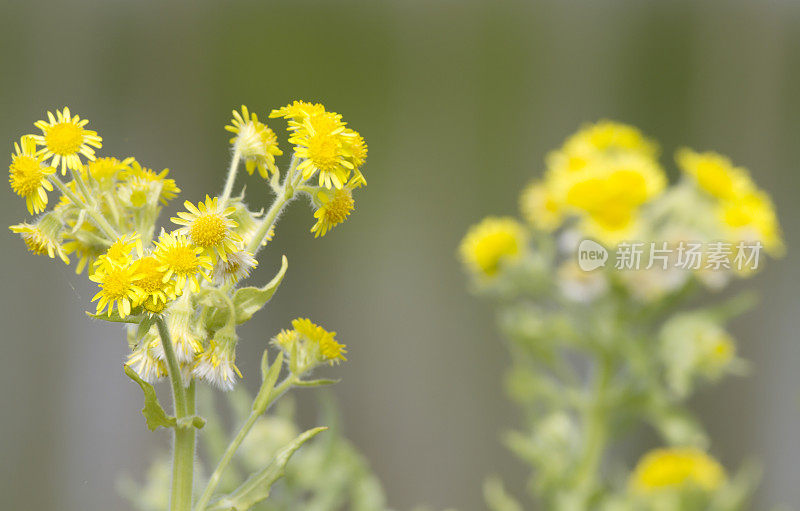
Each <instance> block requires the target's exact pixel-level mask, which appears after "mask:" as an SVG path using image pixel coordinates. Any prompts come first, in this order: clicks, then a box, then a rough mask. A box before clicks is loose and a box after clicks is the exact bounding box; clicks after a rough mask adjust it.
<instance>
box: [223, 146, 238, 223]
mask: <svg viewBox="0 0 800 511" xmlns="http://www.w3.org/2000/svg"><path fill="white" fill-rule="evenodd" d="M241 157H242V155H241V154H240V152H239V144H238V142H237V144H236V145H235V146H234V148H233V157H232V158H231V165H230V167H228V177H226V178H225V187H224V188H223V189H222V195H221V196H220V199H219V202H220V206H221V207H223V208H224V207H225V204H226V203H227V202H228V199H230V198H231V192H233V183H234V182H235V181H236V171H237V169H238V168H239V160H240V159H241Z"/></svg>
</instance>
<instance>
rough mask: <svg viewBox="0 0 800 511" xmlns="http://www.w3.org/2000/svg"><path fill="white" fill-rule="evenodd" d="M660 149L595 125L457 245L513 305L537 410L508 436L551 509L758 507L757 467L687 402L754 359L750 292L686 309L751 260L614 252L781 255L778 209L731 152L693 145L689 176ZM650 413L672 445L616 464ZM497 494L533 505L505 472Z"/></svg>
mask: <svg viewBox="0 0 800 511" xmlns="http://www.w3.org/2000/svg"><path fill="white" fill-rule="evenodd" d="M658 155H659V150H658V146H657V145H656V144H655V143H654V142H653V141H652V140H650V139H649V138H647V137H646V136H644V135H643V134H642V133H641V132H640V131H639V130H637V129H635V128H633V127H631V126H627V125H623V124H620V123H616V122H611V121H601V122H599V123H596V124H592V125H587V126H585V127H583V128H582V129H581V130H579V131H578V132H577V133H576V134H574V135H572V136H570V137H569V138H568V139H567V140H566V141H565V142H564V144H563V146H562V147H561V148H559V149H557V150H556V151H553V152H552V153H550V154H549V155H548V157H547V159H546V170H545V173H544V176H543V178H538V179H535V180H533V181H532V182H531V183H530V184H529V185H528V186H527V187H526V188H525V189H524V190H523V191H522V193H521V197H520V210H521V213H522V217H523V219H522V220H517V219H515V218H512V217H488V218H485V219H484V220H482V221H481V222H479V223H478V224H476V225H475V226H473V227H471V228H469V229H468V231H467V233H466V235H465V236H464V239H463V241H462V242H461V245H460V247H459V250H458V254H459V257H460V259H461V260H462V262H463V265H464V267H465V269H466V270H467V273H468V274H469V277H470V281H471V284H472V289H474V290H475V292H477V293H479V294H482V295H485V296H489V297H492V298H495V299H496V300H497V301H498V302H499V303H500V313H499V324H500V328H501V330H502V332H503V334H504V336H505V337H507V338H508V340H509V348H510V351H511V355H512V367H511V369H510V370H509V374H508V378H507V380H506V382H507V389H508V392H509V395H510V396H511V398H512V399H513V400H514V401H516V402H517V403H518V404H519V405H520V406H521V407H522V408H523V410H524V412H525V417H526V419H527V422H526V424H525V425H524V427H523V429H522V430H521V431H517V432H513V433H510V434H508V435H507V436H506V438H505V441H506V444H507V445H508V447H509V448H510V449H511V450H512V451H513V452H514V453H515V454H517V455H518V456H519V457H520V459H522V460H523V461H524V462H526V463H527V464H528V465H530V467H531V468H532V470H533V473H532V476H531V484H530V486H529V487H530V489H531V495H532V497H533V498H534V499H535V500H537V501H539V502H540V503H541V504H542V506H543V508H545V509H551V510H555V511H568V510H585V509H597V510H604V511H610V510H619V511H642V510H650V511H658V510H664V509H670V510H672V509H680V510H685V511H701V510H702V511H706V510H709V509H714V510H717V511H734V510H741V509H745V506H746V505H747V504H746V503H747V499H748V496H749V495H750V493H752V489H753V486H754V484H755V482H756V479H757V477H756V475H755V473H754V472H753V471H752V470H749V469H747V468H745V469H742V470H740V471H739V473H738V474H736V475H734V476H730V475H729V474H728V472H727V471H726V470H725V469H724V468H723V467H722V465H721V464H720V463H719V462H717V461H716V460H715V459H714V458H713V457H712V456H711V455H710V454H709V449H710V447H711V441H710V439H709V436H708V434H707V432H706V431H705V430H704V429H703V427H702V425H701V424H700V423H699V422H698V421H697V420H696V419H695V418H694V417H693V415H692V413H691V411H690V410H689V408H688V406H687V400H688V399H689V398H690V397H691V395H692V394H693V393H694V391H695V390H696V389H697V388H698V387H700V386H702V385H704V384H708V383H713V382H717V381H719V380H721V379H722V378H723V377H725V376H728V375H732V374H742V373H743V372H745V371H746V369H747V364H746V363H745V361H743V360H742V359H741V358H739V357H738V356H737V353H736V342H735V340H734V339H733V337H732V336H731V335H730V334H729V333H728V332H727V330H726V328H725V323H726V322H727V321H728V320H730V319H731V318H733V317H735V316H736V315H738V314H741V313H742V312H744V311H745V310H746V309H747V308H748V307H749V306H750V305H751V300H750V299H749V297H748V296H747V295H741V296H738V297H734V298H732V299H730V300H729V301H727V302H724V303H723V304H721V305H712V306H707V307H698V306H694V308H689V309H688V310H681V308H682V307H685V306H686V305H687V304H691V303H692V302H690V301H689V300H690V299H691V298H692V297H694V296H695V295H697V294H698V293H699V291H701V290H702V289H703V288H708V289H713V290H719V289H721V288H722V287H724V285H725V284H726V283H727V282H728V281H729V280H730V279H731V278H732V277H748V276H750V275H752V274H753V271H741V270H738V269H737V268H735V267H733V266H730V265H729V266H725V265H719V266H718V267H717V268H713V266H712V265H710V264H700V265H697V266H694V267H690V268H688V269H685V270H672V269H668V266H667V264H666V263H668V262H669V260H668V257H669V256H663V259H662V261H663V262H664V263H665V264H664V265H661V264H650V265H647V261H646V259H645V260H644V264H642V266H641V267H635V268H634V267H626V266H625V265H615V264H614V263H612V262H611V261H610V260H607V259H605V258H610V257H611V256H610V255H609V252H608V251H609V249H613V247H614V246H615V245H617V244H619V246H620V247H622V246H623V245H624V244H625V243H627V246H630V245H631V244H632V243H634V242H643V244H646V243H647V242H652V243H654V244H655V243H656V242H657V241H659V242H660V241H662V240H663V242H664V243H666V245H669V244H672V245H679V246H682V245H681V244H684V245H685V244H686V243H688V242H692V243H695V244H700V245H702V244H706V245H713V244H715V243H720V240H722V241H724V242H727V243H728V244H730V245H733V246H735V245H736V244H742V243H758V246H759V247H760V246H763V247H764V248H765V251H766V252H767V253H768V254H771V255H774V256H779V255H781V253H782V251H783V242H782V239H781V238H782V237H781V231H780V225H779V223H778V220H777V215H776V213H775V210H774V207H773V205H772V202H771V200H770V198H769V196H768V195H767V194H766V193H765V192H764V191H763V190H760V189H759V188H758V187H757V186H756V185H755V183H754V181H753V180H752V178H751V176H750V174H749V172H748V171H747V170H745V169H743V168H741V167H738V166H735V165H734V164H733V163H732V162H731V161H730V160H729V159H728V158H726V157H724V156H722V155H719V154H717V153H713V152H696V151H692V150H689V149H681V150H679V151H678V152H677V154H676V161H677V163H678V166H679V168H680V169H681V171H682V177H681V179H680V180H679V181H678V182H677V183H674V184H672V185H670V184H669V183H668V182H667V180H666V177H665V173H664V171H663V170H662V168H661V164H660V162H659V159H658ZM620 242H622V244H620ZM584 243H588V246H589V247H591V249H585V250H583V251H582V249H581V245H582V244H584ZM666 245H663V246H666ZM658 246H659V247H660V246H662V245H661V244H660V243H659V244H658ZM582 254H583V255H582ZM684 255H685V254H684ZM617 256H619V251H618V253H617ZM582 257H583V259H582ZM587 263H590V264H587ZM678 311H680V312H678ZM637 424H647V425H649V426H650V427H652V428H653V429H654V430H655V431H657V432H658V433H659V434H660V437H661V441H662V443H663V444H664V446H661V447H657V448H655V449H653V450H651V451H650V452H648V453H645V454H643V455H642V456H641V458H640V460H639V461H638V462H636V460H628V462H627V463H626V462H625V461H623V460H614V461H615V463H614V465H622V466H625V465H626V464H627V465H628V466H629V467H630V468H629V470H627V471H625V470H623V472H622V474H620V475H619V476H617V477H610V476H609V475H608V474H609V472H610V471H609V467H610V466H612V464H611V463H608V462H609V461H610V460H609V458H611V456H610V454H611V453H610V452H609V444H610V443H611V442H612V441H613V440H615V439H616V438H618V437H619V436H620V433H621V432H622V431H626V430H627V428H630V427H632V426H634V425H637ZM620 476H621V477H620ZM626 479H627V481H628V482H627V483H625V480H626ZM620 481H622V484H620ZM485 494H486V500H487V502H488V503H489V505H490V507H491V508H492V509H494V510H496V511H500V510H504V509H522V508H523V507H522V506H521V504H519V503H518V502H517V501H516V499H514V498H513V497H512V496H511V495H509V494H508V493H506V492H505V490H504V489H503V486H502V484H501V483H500V481H499V480H498V479H497V478H494V479H491V480H490V481H488V482H487V484H486V487H485Z"/></svg>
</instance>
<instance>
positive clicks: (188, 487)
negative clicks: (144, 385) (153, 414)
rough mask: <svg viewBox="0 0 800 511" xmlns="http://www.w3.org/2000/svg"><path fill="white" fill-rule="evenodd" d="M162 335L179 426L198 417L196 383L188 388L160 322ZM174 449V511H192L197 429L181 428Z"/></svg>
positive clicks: (166, 331) (172, 508) (169, 339)
mask: <svg viewBox="0 0 800 511" xmlns="http://www.w3.org/2000/svg"><path fill="white" fill-rule="evenodd" d="M156 325H157V326H158V333H159V335H160V336H161V346H163V348H164V358H166V361H167V373H168V374H169V380H170V383H171V384H172V398H173V404H174V409H175V410H174V411H175V418H176V419H178V423H179V424H180V421H181V419H182V418H184V417H189V416H191V415H194V406H195V399H194V380H192V381H191V383H190V384H189V387H188V388H184V386H183V377H182V376H181V369H180V366H179V365H178V359H177V357H176V356H175V349H174V348H173V346H172V339H171V337H170V335H169V328H167V324H166V323H165V322H164V319H163V318H161V317H159V318H158V319H157V320H156ZM173 431H174V437H175V442H174V448H173V458H172V489H171V492H170V507H169V508H170V511H190V510H191V509H192V479H193V478H194V445H195V431H194V427H192V426H189V427H181V426H180V425H179V426H177V427H175V428H174V429H173Z"/></svg>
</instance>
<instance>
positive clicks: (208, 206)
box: [172, 195, 241, 261]
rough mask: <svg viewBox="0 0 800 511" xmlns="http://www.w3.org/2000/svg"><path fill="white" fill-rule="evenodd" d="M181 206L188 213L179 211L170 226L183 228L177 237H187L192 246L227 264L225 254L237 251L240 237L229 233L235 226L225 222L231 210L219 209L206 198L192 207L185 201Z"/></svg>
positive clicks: (232, 222) (232, 209)
mask: <svg viewBox="0 0 800 511" xmlns="http://www.w3.org/2000/svg"><path fill="white" fill-rule="evenodd" d="M183 205H184V207H185V208H186V209H187V210H189V212H188V213H187V212H185V211H181V212H179V213H178V216H177V217H173V218H172V222H173V223H175V224H177V225H182V226H183V227H181V228H180V229H178V231H177V232H178V233H179V234H183V235H186V236H188V237H189V239H190V240H191V241H192V243H194V244H195V245H197V246H198V247H200V248H202V249H203V250H204V251H206V253H208V254H209V255H214V256H216V257H219V258H220V259H222V260H223V261H227V259H228V254H230V253H233V252H236V251H237V250H239V248H238V247H237V246H236V244H237V243H238V242H240V241H241V236H239V235H238V234H236V233H235V232H234V231H233V229H235V228H236V222H234V221H233V220H231V219H230V218H229V217H230V216H231V215H232V214H233V213H234V211H235V208H233V207H228V208H223V207H222V206H221V205H220V204H219V199H218V198H217V197H214V198H213V199H212V198H211V197H209V196H208V195H206V201H205V203H203V202H199V203H198V204H197V206H195V205H194V204H192V203H191V202H189V201H186V202H184V203H183Z"/></svg>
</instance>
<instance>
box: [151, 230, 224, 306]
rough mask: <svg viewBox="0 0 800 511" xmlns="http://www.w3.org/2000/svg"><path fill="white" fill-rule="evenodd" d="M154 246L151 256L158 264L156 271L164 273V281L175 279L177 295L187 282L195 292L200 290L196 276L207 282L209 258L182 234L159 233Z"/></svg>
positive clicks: (209, 266) (210, 267)
mask: <svg viewBox="0 0 800 511" xmlns="http://www.w3.org/2000/svg"><path fill="white" fill-rule="evenodd" d="M155 245H156V248H155V250H154V251H153V256H154V257H155V258H156V259H157V260H158V262H159V263H160V266H159V268H158V269H159V270H160V271H162V272H164V279H167V280H169V279H172V278H174V279H175V288H176V290H177V291H178V292H179V293H180V291H181V290H183V288H184V287H186V283H187V282H189V283H190V284H191V286H192V289H193V290H195V291H197V290H198V289H199V288H200V283H199V281H198V280H197V277H198V275H199V276H202V277H203V278H205V279H206V280H209V276H208V273H209V272H210V271H211V269H212V262H211V258H210V257H209V256H207V255H203V249H202V248H200V247H198V246H195V245H194V244H192V242H190V241H189V238H187V237H186V236H184V235H183V234H178V233H177V232H172V233H166V232H164V231H161V234H160V235H159V237H158V241H157V242H156V243H155Z"/></svg>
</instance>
